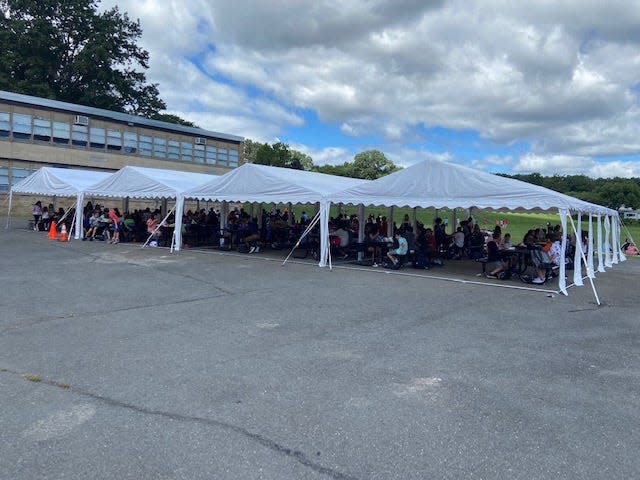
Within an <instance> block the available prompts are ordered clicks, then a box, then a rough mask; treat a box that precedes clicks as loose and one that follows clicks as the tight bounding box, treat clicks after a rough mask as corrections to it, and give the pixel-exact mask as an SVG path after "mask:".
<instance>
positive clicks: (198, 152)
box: [193, 145, 204, 163]
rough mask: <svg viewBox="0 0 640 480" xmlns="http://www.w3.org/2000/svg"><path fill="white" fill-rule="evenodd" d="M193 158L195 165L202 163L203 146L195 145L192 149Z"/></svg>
mask: <svg viewBox="0 0 640 480" xmlns="http://www.w3.org/2000/svg"><path fill="white" fill-rule="evenodd" d="M193 158H194V159H195V161H196V163H204V145H195V146H194V147H193Z"/></svg>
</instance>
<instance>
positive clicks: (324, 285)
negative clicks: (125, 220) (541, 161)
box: [0, 229, 640, 480]
mask: <svg viewBox="0 0 640 480" xmlns="http://www.w3.org/2000/svg"><path fill="white" fill-rule="evenodd" d="M0 245H2V249H1V255H0V256H1V258H2V260H1V262H2V268H1V269H0V398H1V399H2V402H1V405H2V408H1V409H0V478H1V479H44V478H46V479H59V478H64V479H87V478H93V479H118V480H121V479H243V480H248V479H403V480H410V479H457V480H458V479H509V480H514V479H523V480H524V479H526V480H532V479H554V480H557V479H617V478H620V479H622V478H637V477H638V476H639V474H640V456H639V455H638V451H640V436H639V435H638V431H640V335H639V332H640V315H639V314H638V292H639V291H640V289H639V287H640V275H639V273H640V262H639V261H636V260H635V259H630V260H629V261H627V262H624V263H621V264H618V265H616V266H614V268H612V269H610V270H608V271H607V272H606V273H604V274H598V278H597V279H596V280H595V285H596V288H597V291H598V294H599V296H600V299H601V301H602V305H600V306H597V305H596V304H595V300H594V295H593V292H592V291H591V288H590V287H589V286H588V283H587V284H586V285H585V286H584V287H576V288H572V289H570V292H569V293H570V294H569V296H568V297H565V296H563V295H557V294H551V293H547V292H544V291H534V290H517V289H504V288H495V287H492V286H487V285H484V284H483V282H481V281H478V282H474V283H462V282H451V281H442V280H438V279H436V278H429V277H416V276H410V275H397V274H395V273H390V272H385V271H381V270H375V269H371V268H369V269H356V268H340V267H339V265H338V266H337V268H334V269H333V270H331V271H330V270H328V269H320V268H318V267H317V266H316V265H314V264H313V263H312V262H290V263H287V264H286V265H285V266H281V260H282V258H283V257H284V256H285V255H286V253H287V252H284V251H283V252H281V255H279V256H278V255H273V254H265V255H262V254H260V255H253V256H252V255H235V254H221V253H220V252H217V251H204V252H197V251H189V250H185V251H182V252H180V253H178V254H171V253H169V252H168V251H167V250H163V249H158V248H145V249H141V248H140V246H139V245H128V244H119V245H108V244H104V243H100V242H81V241H72V242H70V243H60V242H55V241H49V240H47V238H46V235H45V234H38V233H35V232H29V231H25V230H20V229H11V230H4V229H3V230H2V231H1V232H0ZM446 269H447V266H446V265H445V267H443V269H442V270H443V272H445V271H446ZM400 273H402V271H401V272H400ZM406 273H409V272H406ZM514 285H515V284H514Z"/></svg>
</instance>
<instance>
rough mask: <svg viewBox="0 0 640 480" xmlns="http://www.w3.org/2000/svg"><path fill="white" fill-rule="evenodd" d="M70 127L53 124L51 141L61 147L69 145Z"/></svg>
mask: <svg viewBox="0 0 640 480" xmlns="http://www.w3.org/2000/svg"><path fill="white" fill-rule="evenodd" d="M70 138H71V127H70V126H69V124H68V123H66V122H53V141H54V143H59V144H61V145H69V139H70Z"/></svg>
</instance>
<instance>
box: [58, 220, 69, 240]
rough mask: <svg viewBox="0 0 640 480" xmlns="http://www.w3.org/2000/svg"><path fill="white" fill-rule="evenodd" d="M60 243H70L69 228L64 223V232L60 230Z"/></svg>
mask: <svg viewBox="0 0 640 480" xmlns="http://www.w3.org/2000/svg"><path fill="white" fill-rule="evenodd" d="M58 241H59V242H68V241H69V237H68V236H67V226H66V225H65V224H64V223H63V224H62V230H60V238H58Z"/></svg>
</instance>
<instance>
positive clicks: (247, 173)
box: [183, 163, 368, 204]
mask: <svg viewBox="0 0 640 480" xmlns="http://www.w3.org/2000/svg"><path fill="white" fill-rule="evenodd" d="M363 183H368V180H359V179H354V178H347V177H338V176H334V175H326V174H323V173H316V172H306V171H303V170H293V169H290V168H281V167H271V166H267V165H256V164H253V163H246V164H244V165H242V166H241V167H238V168H236V169H234V170H232V171H231V172H229V173H227V174H225V175H223V176H221V177H220V178H219V179H215V180H212V181H211V182H209V183H205V184H202V185H200V186H198V187H195V188H192V189H190V190H187V191H185V192H183V195H184V197H185V198H197V199H199V200H217V201H228V202H256V203H285V202H291V203H302V204H306V203H315V202H319V201H321V200H322V197H323V196H324V195H328V194H330V193H333V192H336V191H338V190H343V189H347V188H350V187H355V186H357V185H360V184H363Z"/></svg>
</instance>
